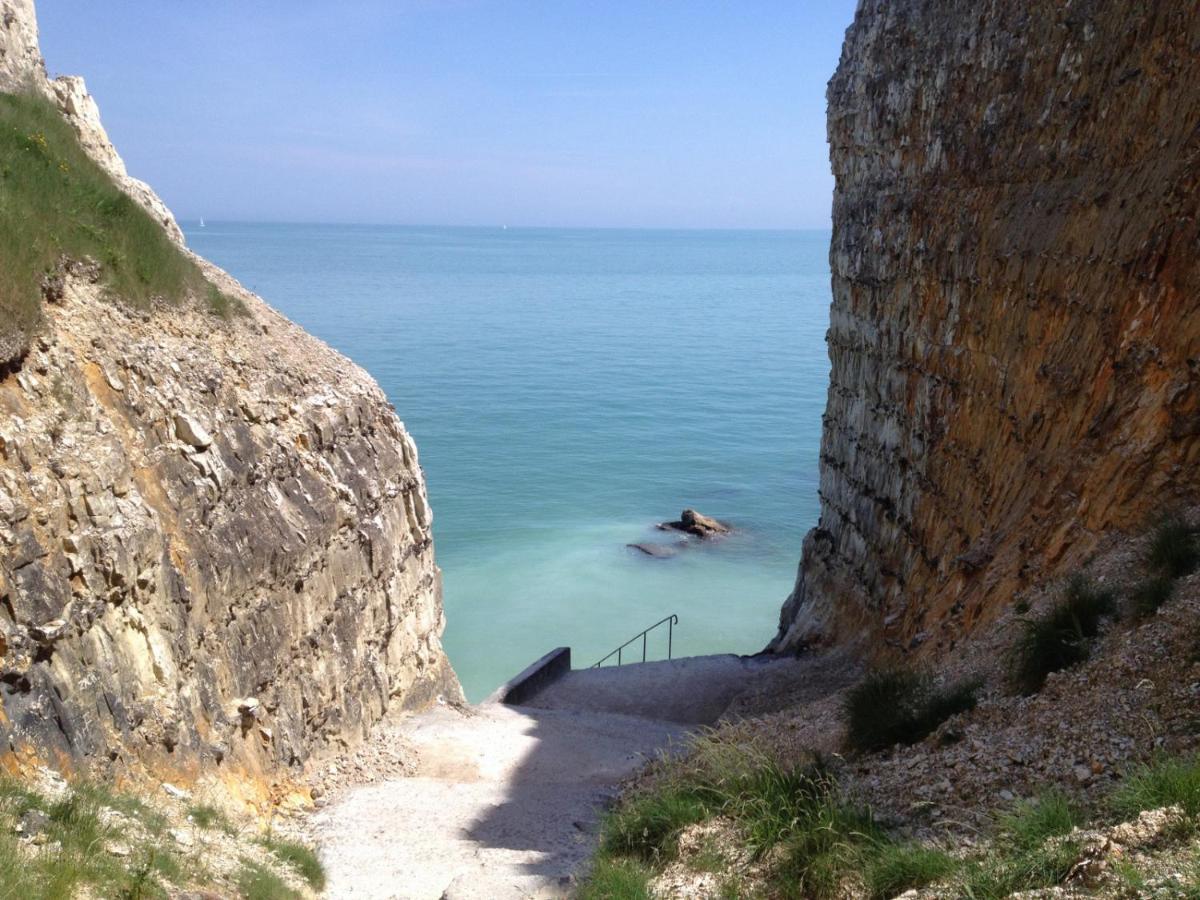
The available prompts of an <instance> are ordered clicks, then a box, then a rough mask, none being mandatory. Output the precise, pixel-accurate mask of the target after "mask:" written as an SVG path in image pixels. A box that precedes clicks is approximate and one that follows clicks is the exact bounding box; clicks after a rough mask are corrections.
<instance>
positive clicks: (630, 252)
mask: <svg viewBox="0 0 1200 900" xmlns="http://www.w3.org/2000/svg"><path fill="white" fill-rule="evenodd" d="M185 230H186V231H187V235H188V240H189V242H190V244H191V246H192V247H193V248H194V249H195V250H196V251H197V252H199V253H200V254H202V255H203V256H206V257H208V258H209V259H211V260H213V261H214V262H216V263H217V264H218V265H220V266H222V267H224V268H226V269H228V270H229V271H230V272H232V273H233V274H234V275H235V276H237V277H238V278H239V279H241V280H242V282H243V283H245V284H246V286H247V287H249V288H251V289H252V290H254V291H255V292H257V293H259V294H261V295H262V296H263V297H265V298H266V299H267V300H268V301H269V302H270V303H272V304H273V305H274V306H276V307H277V308H278V309H280V310H281V311H282V312H284V313H285V314H286V315H288V316H289V317H291V318H292V319H294V320H295V321H297V322H298V323H300V324H301V325H303V326H304V327H305V328H307V329H308V330H310V331H311V332H313V333H314V334H316V335H318V336H319V337H321V338H323V339H324V340H326V341H328V342H329V343H330V344H332V345H333V346H334V347H336V348H337V349H339V350H341V351H342V352H343V353H346V354H347V355H348V356H350V357H352V358H353V359H354V360H356V361H357V362H358V363H360V364H361V365H363V366H364V367H365V368H366V369H368V370H369V371H370V372H371V373H372V374H373V375H374V376H375V377H376V378H377V379H378V380H379V382H380V384H382V385H383V388H384V390H385V391H387V394H388V396H389V397H390V398H391V400H392V402H393V403H394V404H395V406H396V408H397V410H398V411H399V414H400V417H401V418H402V419H403V420H404V422H405V424H406V425H407V426H408V429H409V431H410V432H411V433H412V434H413V436H414V437H415V438H416V441H417V445H418V447H419V449H420V453H421V462H422V464H423V466H424V468H425V472H426V476H427V479H428V482H429V494H430V501H431V503H432V506H433V511H434V537H435V546H436V551H437V557H438V561H439V563H440V565H441V567H442V569H443V571H444V574H445V600H446V612H447V619H448V626H447V630H446V636H445V645H446V648H447V650H448V652H449V654H450V658H451V661H452V662H453V664H454V666H455V669H456V670H457V671H458V674H459V676H460V678H461V679H462V682H463V685H464V686H465V688H466V691H467V694H468V696H469V697H470V698H471V699H472V700H478V699H480V698H481V697H483V696H484V695H486V694H487V693H488V692H489V691H491V690H492V689H493V688H495V687H496V686H497V685H498V684H500V683H501V682H503V681H504V680H505V679H507V678H509V677H510V676H512V675H513V674H515V673H516V672H517V671H519V670H520V669H521V668H523V667H524V666H525V665H526V664H528V663H529V662H531V661H532V660H533V659H535V658H536V657H538V656H540V655H541V654H542V653H544V652H546V651H547V650H549V649H551V648H552V647H555V646H558V645H561V644H567V645H570V646H571V647H572V650H573V654H574V662H575V665H576V666H582V665H586V664H590V663H592V662H595V661H596V659H598V658H599V657H601V656H603V655H604V654H605V653H607V652H608V651H609V650H610V649H612V648H614V647H615V646H616V645H617V644H619V643H621V642H622V641H624V640H625V639H626V638H628V637H631V636H632V635H634V634H636V633H637V632H638V631H640V630H641V629H642V628H644V627H645V626H647V625H649V624H651V623H653V622H655V621H656V620H658V619H660V618H662V617H664V616H666V615H668V614H670V613H673V612H674V613H678V614H679V625H678V627H677V628H676V631H675V653H676V654H677V655H679V654H694V653H709V652H721V651H731V652H739V653H749V652H754V651H757V650H760V649H761V648H762V647H763V645H764V644H765V643H766V642H767V641H768V640H769V639H770V638H771V636H772V635H773V634H774V630H775V624H776V622H777V618H778V611H779V606H780V604H781V603H782V601H783V600H784V598H785V597H786V596H787V593H788V591H789V590H790V589H791V584H792V579H793V577H794V575H795V569H796V564H797V562H798V560H799V555H800V541H801V538H802V537H803V535H804V532H805V531H806V530H807V529H808V528H809V527H811V526H812V525H813V524H815V522H816V518H817V454H818V444H819V438H820V426H821V412H822V410H823V409H824V404H825V389H826V379H827V375H828V360H827V356H826V351H825V345H824V334H825V330H826V327H827V325H828V306H829V268H828V261H827V252H828V246H829V235H828V233H827V232H717V231H615V230H566V229H545V230H542V229H507V230H501V229H451V228H447V229H443V228H399V227H375V226H319V225H265V224H264V225H260V224H229V223H211V222H210V223H209V224H208V227H207V228H204V229H200V228H198V227H197V226H196V225H195V224H194V223H191V224H189V223H185ZM685 506H693V507H695V508H697V509H699V510H701V511H702V512H705V513H707V514H709V515H713V516H716V517H718V518H722V519H727V520H729V521H730V522H731V523H733V524H734V525H736V526H737V528H738V529H739V531H738V534H737V535H736V536H734V537H732V538H729V539H728V540H725V541H723V542H721V543H719V544H714V545H712V546H704V547H695V548H693V549H691V550H689V551H688V552H686V553H682V554H680V555H679V556H677V557H675V558H672V559H665V560H659V559H650V558H648V557H644V556H642V555H640V554H637V553H635V552H634V551H631V550H628V549H626V547H625V544H626V543H628V542H633V541H643V540H658V541H662V540H670V538H669V536H665V535H663V533H661V532H656V531H655V530H654V529H653V527H652V526H653V523H654V522H656V521H660V520H663V519H667V518H674V517H676V516H677V515H678V513H679V511H680V510H681V509H682V508H683V507H685ZM665 642H666V635H665V633H663V634H662V635H661V636H659V637H657V638H655V639H652V640H651V642H650V652H651V655H662V654H664V653H665V650H666V647H665ZM637 653H638V655H639V657H640V644H639V647H638V648H637Z"/></svg>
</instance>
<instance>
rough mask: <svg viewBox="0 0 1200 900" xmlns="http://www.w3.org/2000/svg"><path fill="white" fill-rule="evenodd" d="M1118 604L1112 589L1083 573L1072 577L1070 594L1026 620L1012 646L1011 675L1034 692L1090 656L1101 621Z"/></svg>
mask: <svg viewBox="0 0 1200 900" xmlns="http://www.w3.org/2000/svg"><path fill="white" fill-rule="evenodd" d="M1115 608H1116V604H1115V602H1114V599H1113V595H1112V593H1111V592H1109V591H1102V590H1097V589H1096V588H1095V587H1093V586H1092V585H1091V584H1090V583H1089V582H1088V581H1086V580H1085V579H1083V578H1082V577H1078V576H1077V577H1075V578H1072V579H1071V581H1070V583H1069V584H1068V586H1067V591H1066V596H1065V597H1064V598H1063V600H1062V601H1061V602H1060V603H1059V604H1058V605H1057V606H1055V607H1054V608H1053V609H1051V610H1049V611H1048V612H1046V613H1044V614H1043V615H1041V616H1039V617H1037V618H1033V619H1025V620H1023V621H1022V623H1021V624H1022V627H1023V630H1022V633H1021V636H1020V638H1019V639H1018V640H1017V642H1016V644H1015V645H1014V647H1013V650H1012V658H1011V661H1010V673H1009V677H1010V680H1011V682H1012V685H1013V687H1014V688H1015V689H1016V690H1018V691H1019V692H1021V693H1023V694H1034V693H1037V692H1038V691H1039V690H1041V687H1042V685H1043V684H1045V683H1046V676H1047V675H1049V674H1050V673H1051V672H1057V671H1059V670H1060V669H1065V668H1068V667H1070V666H1073V665H1075V664H1076V663H1080V662H1082V661H1083V660H1085V659H1087V658H1088V653H1089V652H1090V641H1091V639H1092V638H1094V637H1095V636H1096V635H1097V634H1098V633H1099V631H1100V622H1101V621H1102V620H1103V619H1104V618H1105V617H1106V616H1111V615H1112V614H1113V612H1114V610H1115Z"/></svg>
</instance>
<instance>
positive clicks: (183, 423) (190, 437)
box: [175, 413, 212, 450]
mask: <svg viewBox="0 0 1200 900" xmlns="http://www.w3.org/2000/svg"><path fill="white" fill-rule="evenodd" d="M175 435H176V436H177V437H178V438H179V439H180V440H181V441H183V442H184V443H185V444H188V445H189V446H192V447H195V448H196V449H197V450H204V449H206V448H207V447H209V446H210V445H211V444H212V436H211V435H210V434H209V433H208V431H207V430H205V428H204V426H203V425H201V424H200V423H199V422H197V421H196V420H195V419H193V418H191V417H190V416H186V415H184V414H183V413H176V414H175Z"/></svg>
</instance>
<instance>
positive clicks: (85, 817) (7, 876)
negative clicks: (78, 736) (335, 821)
mask: <svg viewBox="0 0 1200 900" xmlns="http://www.w3.org/2000/svg"><path fill="white" fill-rule="evenodd" d="M188 824H190V825H191V826H194V827H195V828H196V829H200V831H198V832H196V833H195V836H194V837H192V838H186V837H185V839H184V840H182V841H181V840H180V839H179V838H178V837H177V835H178V834H180V833H181V832H180V829H181V828H184V829H186V828H187V826H188ZM211 829H221V830H222V831H224V832H225V835H224V836H223V837H220V838H219V839H216V838H205V837H203V832H204V831H205V830H211ZM232 834H233V829H232V827H231V826H230V825H229V822H228V819H227V818H226V817H225V815H224V814H223V813H221V812H220V811H219V810H217V809H216V808H215V807H212V806H206V805H192V806H189V807H187V808H186V809H184V808H180V809H178V810H177V811H174V810H165V809H158V808H155V807H154V806H152V805H151V804H150V803H148V802H147V801H146V800H144V799H142V798H140V797H138V796H135V795H133V794H130V793H125V792H120V791H114V790H112V789H110V788H108V787H107V786H105V785H101V784H97V783H94V782H79V783H77V784H75V785H73V786H71V787H63V788H61V789H58V788H56V789H54V790H46V791H39V790H35V789H33V788H31V787H29V786H27V785H24V784H22V783H20V782H17V781H15V780H13V779H10V778H6V777H0V900H74V898H77V897H84V896H86V897H105V898H108V897H112V898H121V900H143V898H147V900H148V898H156V900H157V898H166V897H168V896H176V895H178V894H180V893H181V892H183V891H185V890H196V889H210V890H217V891H219V892H225V891H227V890H229V889H233V888H236V890H237V891H238V892H240V893H241V894H243V895H244V896H245V897H247V898H267V900H296V898H300V897H302V896H306V895H305V894H304V892H303V891H301V890H298V889H297V886H299V885H302V884H303V883H304V882H307V883H308V885H309V886H311V888H312V889H313V891H320V890H321V888H323V887H324V883H325V873H324V870H323V869H322V868H321V864H320V861H319V860H318V859H317V857H316V856H315V854H313V852H312V850H310V849H309V848H307V847H304V846H303V845H301V844H297V843H294V842H290V841H284V840H280V839H278V838H275V837H274V836H270V835H269V836H267V837H265V838H263V839H261V844H262V846H261V847H259V846H257V845H256V844H255V843H254V841H253V840H249V839H247V841H245V842H239V841H237V840H236V839H235V838H233V837H231V835H232ZM238 847H243V848H249V849H251V850H253V851H254V852H252V853H247V857H248V858H246V859H243V860H240V861H239V860H238V858H237V856H238V853H237V849H236V848H238ZM230 848H234V849H233V851H232V858H231V859H228V860H220V859H217V858H216V857H217V856H219V855H220V854H228V853H230V852H231V851H230ZM268 851H269V852H268ZM250 856H255V857H257V858H254V859H251V858H249V857H250ZM289 881H290V882H291V883H290V884H289Z"/></svg>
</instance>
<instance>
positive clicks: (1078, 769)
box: [1071, 765, 1092, 784]
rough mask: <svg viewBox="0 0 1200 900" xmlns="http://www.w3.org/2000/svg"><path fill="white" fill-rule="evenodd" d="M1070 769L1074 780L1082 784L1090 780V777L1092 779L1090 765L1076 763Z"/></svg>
mask: <svg viewBox="0 0 1200 900" xmlns="http://www.w3.org/2000/svg"><path fill="white" fill-rule="evenodd" d="M1071 771H1072V772H1073V773H1074V775H1075V780H1076V781H1078V782H1079V783H1080V784H1083V783H1084V782H1087V781H1091V779H1092V767H1091V766H1085V765H1078V766H1075V767H1074V768H1073V769H1072V770H1071Z"/></svg>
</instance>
